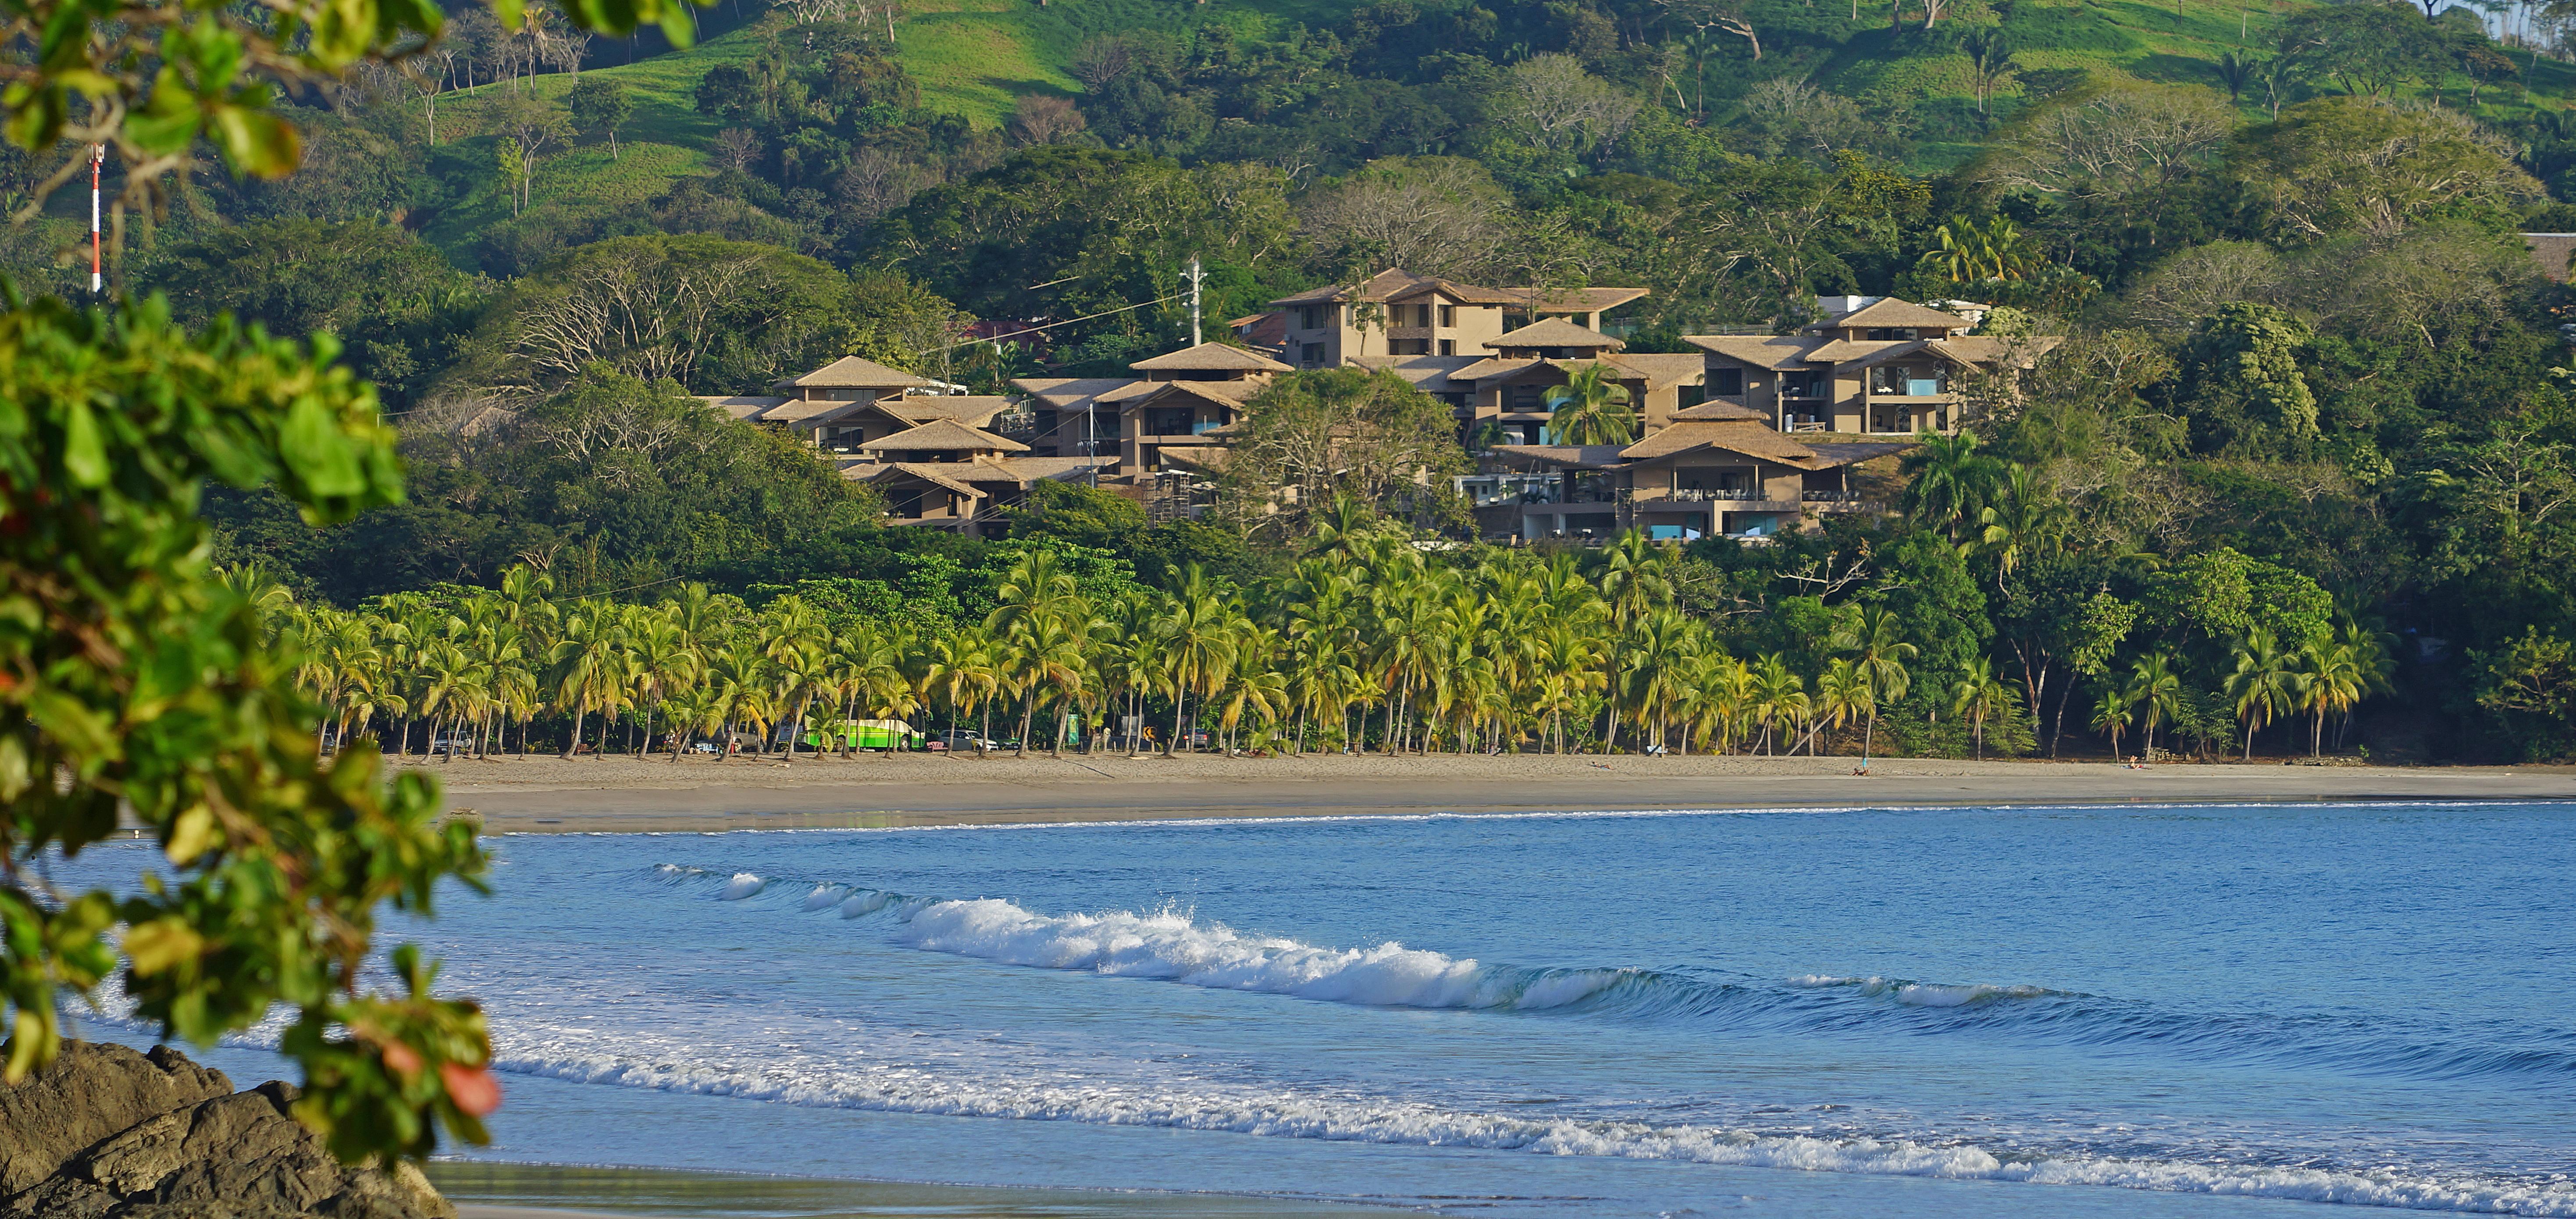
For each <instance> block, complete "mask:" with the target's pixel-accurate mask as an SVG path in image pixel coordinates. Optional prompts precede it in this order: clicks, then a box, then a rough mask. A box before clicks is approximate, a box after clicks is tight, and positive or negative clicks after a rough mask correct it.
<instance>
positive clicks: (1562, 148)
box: [1492, 54, 1637, 156]
mask: <svg viewBox="0 0 2576 1219" xmlns="http://www.w3.org/2000/svg"><path fill="white" fill-rule="evenodd" d="M1492 105H1493V112H1494V116H1495V117H1496V118H1497V119H1499V120H1501V122H1502V124H1503V126H1504V127H1505V128H1507V129H1508V130H1510V131H1511V132H1512V133H1513V134H1514V135H1516V136H1518V137H1520V138H1521V139H1523V140H1525V141H1527V142H1528V143H1529V144H1530V145H1531V146H1533V147H1536V148H1538V149H1540V150H1542V151H1545V152H1549V153H1554V154H1560V155H1567V156H1581V155H1583V154H1585V153H1588V152H1590V151H1592V150H1593V149H1594V148H1597V147H1599V146H1600V145H1601V144H1603V143H1605V142H1607V141H1609V140H1614V139H1617V138H1618V137H1619V136H1620V135H1621V134H1622V133H1624V132H1625V131H1627V129H1628V124H1629V122H1630V121H1631V120H1633V119H1635V118H1636V117H1637V99H1636V98H1633V97H1630V96H1629V95H1628V94H1626V93H1624V92H1621V91H1620V89H1619V88H1618V86H1616V85H1613V84H1611V83H1610V82H1608V81H1606V80H1603V79H1601V78H1600V77H1597V76H1594V75H1592V74H1591V73H1589V72H1586V71H1584V70H1583V64H1582V63H1581V61H1579V60H1577V59H1575V58H1574V57H1573V56H1571V55H1557V54H1547V55H1533V56H1530V57H1529V58H1527V59H1524V60H1522V61H1520V62H1519V63H1516V64H1513V65H1512V66H1511V68H1510V69H1509V70H1507V71H1505V72H1504V73H1503V75H1502V79H1501V80H1500V81H1499V82H1498V84H1497V87H1496V90H1495V94H1494V98H1493V102H1492Z"/></svg>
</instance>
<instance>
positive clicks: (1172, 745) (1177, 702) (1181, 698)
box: [1163, 682, 1190, 758]
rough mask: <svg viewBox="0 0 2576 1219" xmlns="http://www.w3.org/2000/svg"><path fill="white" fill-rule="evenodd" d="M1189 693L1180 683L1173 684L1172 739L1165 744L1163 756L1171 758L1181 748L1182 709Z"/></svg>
mask: <svg viewBox="0 0 2576 1219" xmlns="http://www.w3.org/2000/svg"><path fill="white" fill-rule="evenodd" d="M1189 697H1190V696H1189V692H1188V691H1187V690H1184V689H1182V688H1181V686H1180V683H1178V682H1174V683H1173V684H1172V739H1171V740H1168V741H1165V742H1163V756H1164V757H1167V758H1168V757H1171V756H1173V755H1174V754H1176V753H1178V752H1179V750H1180V748H1181V708H1182V706H1183V705H1184V704H1186V703H1187V702H1188V701H1189Z"/></svg>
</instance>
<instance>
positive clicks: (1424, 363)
mask: <svg viewBox="0 0 2576 1219" xmlns="http://www.w3.org/2000/svg"><path fill="white" fill-rule="evenodd" d="M1342 362H1343V363H1345V364H1348V365H1350V366H1351V367H1353V368H1364V369H1367V370H1368V371H1370V372H1391V373H1394V374H1395V375H1397V376H1399V377H1402V378H1404V379H1405V380H1406V381H1409V382H1412V383H1413V384H1414V385H1416V386H1418V387H1420V388H1421V389H1422V390H1424V391H1425V392H1427V393H1435V394H1437V393H1464V392H1467V391H1471V390H1473V389H1475V388H1476V379H1475V378H1474V377H1467V378H1465V379H1463V380H1458V379H1455V378H1456V377H1457V374H1459V373H1461V372H1464V371H1465V370H1467V369H1469V368H1472V367H1475V366H1476V365H1478V364H1482V363H1485V360H1484V359H1482V358H1480V357H1477V356H1343V357H1342Z"/></svg>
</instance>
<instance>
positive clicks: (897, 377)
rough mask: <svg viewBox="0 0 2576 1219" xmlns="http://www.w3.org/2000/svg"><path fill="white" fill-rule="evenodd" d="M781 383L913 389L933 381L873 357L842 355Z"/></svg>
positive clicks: (839, 387) (805, 387)
mask: <svg viewBox="0 0 2576 1219" xmlns="http://www.w3.org/2000/svg"><path fill="white" fill-rule="evenodd" d="M779 384H781V385H793V386H796V387H797V388H799V389H910V388H912V387H914V386H919V385H928V384H930V381H929V380H928V379H927V378H924V377H916V376H914V375H912V374H911V373H908V372H903V371H901V370H899V369H893V368H888V367H886V366H885V365H883V364H879V363H877V362H876V361H874V360H863V359H860V358H859V357H857V356H842V357H841V358H840V359H837V360H834V361H832V362H831V363H829V364H826V365H824V366H822V367H821V368H817V369H815V370H814V371H812V372H809V373H807V374H805V375H804V376H801V377H794V378H791V379H789V380H786V381H782V382H780V383H779Z"/></svg>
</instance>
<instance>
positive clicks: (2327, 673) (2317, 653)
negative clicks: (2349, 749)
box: [2299, 641, 2371, 758]
mask: <svg viewBox="0 0 2576 1219" xmlns="http://www.w3.org/2000/svg"><path fill="white" fill-rule="evenodd" d="M2302 659H2303V660H2304V661H2305V662H2306V666H2305V671H2304V672H2303V673H2302V674H2301V675H2300V676H2301V681H2300V690H2299V693H2300V695H2301V697H2302V701H2303V702H2304V703H2305V704H2306V706H2305V707H2304V710H2306V711H2308V712H2309V713H2311V714H2313V715H2314V716H2316V726H2315V727H2314V728H2313V729H2312V730H2311V731H2310V732H2309V734H2308V756H2309V757H2312V758H2314V757H2322V756H2324V754H2325V741H2326V717H2327V716H2328V715H2349V714H2351V713H2352V709H2353V708H2354V707H2355V706H2358V705H2359V704H2360V702H2361V700H2362V699H2364V698H2366V697H2368V696H2369V694H2370V684H2371V681H2370V679H2371V674H2370V673H2369V671H2368V670H2367V669H2365V668H2364V667H2363V660H2362V655H2361V652H2360V650H2359V649H2357V648H2355V647H2353V646H2352V645H2351V644H2349V643H2343V642H2337V641H2328V642H2326V643H2323V644H2320V645H2318V646H2315V647H2312V648H2308V649H2306V650H2305V652H2304V653H2303V655H2302Z"/></svg>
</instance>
